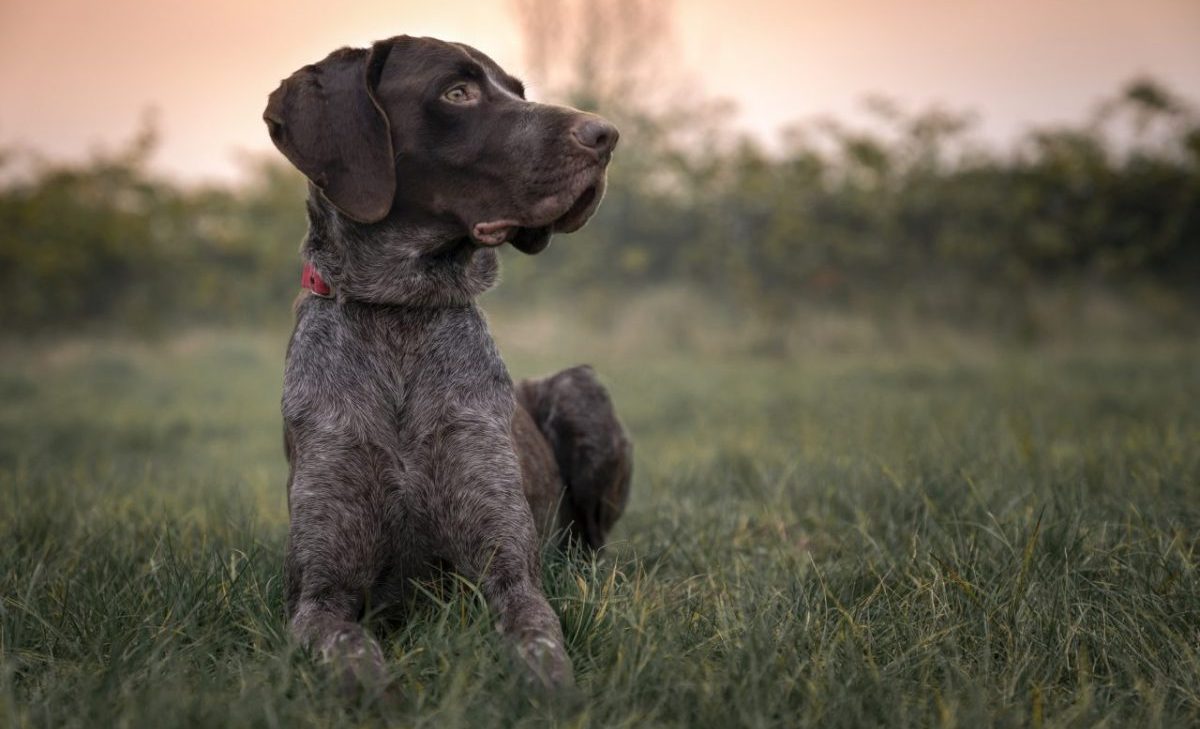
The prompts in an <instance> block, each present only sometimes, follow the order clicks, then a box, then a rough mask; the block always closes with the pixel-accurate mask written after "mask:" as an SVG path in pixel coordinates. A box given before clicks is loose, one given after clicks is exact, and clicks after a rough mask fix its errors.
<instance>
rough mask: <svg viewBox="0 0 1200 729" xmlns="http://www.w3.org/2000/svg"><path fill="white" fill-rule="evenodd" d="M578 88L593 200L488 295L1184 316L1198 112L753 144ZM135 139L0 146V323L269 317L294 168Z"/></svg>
mask: <svg viewBox="0 0 1200 729" xmlns="http://www.w3.org/2000/svg"><path fill="white" fill-rule="evenodd" d="M600 88H604V85H601V86H600ZM618 88H620V87H618ZM588 89H592V90H588ZM588 89H585V90H583V91H578V90H576V91H571V90H567V91H565V92H563V93H562V94H561V95H562V96H564V97H566V98H567V99H568V100H573V101H580V102H583V103H587V102H594V104H598V105H599V106H600V107H601V108H602V109H605V110H606V113H609V114H610V115H611V116H614V117H615V118H617V120H618V121H619V123H620V126H621V127H622V129H623V130H624V132H623V135H624V136H623V138H622V142H621V148H620V149H619V150H618V155H617V159H616V162H615V163H614V166H613V169H612V175H611V186H610V191H609V194H608V197H607V200H606V201H605V203H604V205H603V206H602V207H601V209H600V211H599V213H598V214H597V216H596V217H595V219H594V220H593V221H592V222H591V223H590V224H589V225H588V227H587V228H585V229H584V230H583V231H582V232H580V233H578V234H576V235H574V236H571V237H568V238H562V239H560V240H559V241H557V243H556V245H554V246H552V247H551V249H550V250H549V251H548V252H547V253H545V254H543V255H542V256H540V257H538V258H537V259H536V260H523V259H522V258H521V257H519V256H518V255H517V254H510V256H509V261H508V267H507V278H508V284H507V285H505V286H502V287H501V288H500V290H499V291H498V292H497V294H496V295H495V298H496V302H497V304H499V305H503V304H505V303H528V302H530V301H539V300H544V299H546V298H557V297H561V296H563V295H567V296H569V297H570V298H571V299H572V300H574V301H577V302H590V304H591V306H592V308H593V309H595V310H597V311H606V310H607V311H610V310H612V309H613V308H614V307H616V306H617V305H619V303H620V302H621V301H624V300H626V298H627V297H628V295H629V294H630V293H631V292H646V291H652V290H655V289H659V288H662V287H671V288H676V289H679V288H682V289H686V290H688V291H691V292H694V293H695V294H696V296H697V297H698V298H701V299H703V300H704V301H705V302H708V303H710V304H714V305H718V306H721V307H725V308H727V309H728V310H731V311H733V312H735V315H737V316H743V315H746V314H754V315H756V316H760V317H766V318H768V319H771V320H775V321H780V320H787V319H788V318H789V317H790V316H792V315H794V314H795V313H796V311H797V310H798V309H802V308H805V307H811V306H813V305H819V306H821V307H833V308H837V309H847V310H852V311H858V312H865V313H868V314H870V315H871V316H872V317H876V318H878V317H890V316H895V315H896V314H897V313H898V312H906V313H908V314H912V315H914V316H917V317H923V318H932V319H935V320H944V321H947V322H950V323H953V324H956V325H961V326H969V327H980V326H982V327H985V328H987V329H989V330H992V331H996V332H998V333H1001V334H1005V335H1014V336H1018V337H1023V338H1028V337H1036V336H1039V335H1041V334H1044V333H1045V332H1046V328H1047V322H1046V321H1045V319H1046V317H1044V316H1040V314H1039V306H1041V307H1042V309H1045V308H1046V305H1045V302H1046V301H1051V302H1052V304H1051V306H1050V308H1052V309H1053V314H1054V317H1057V318H1058V319H1063V318H1065V319H1066V320H1068V321H1071V320H1073V319H1076V318H1078V316H1079V315H1081V313H1086V309H1088V307H1089V306H1092V305H1093V304H1094V303H1095V299H1096V297H1097V296H1103V297H1106V300H1110V301H1116V302H1119V306H1120V307H1122V308H1123V309H1127V310H1130V311H1134V312H1138V313H1140V314H1142V315H1144V316H1145V317H1148V318H1150V319H1152V320H1153V321H1154V322H1155V323H1156V324H1159V325H1163V326H1168V327H1179V326H1183V327H1185V328H1186V327H1187V322H1188V319H1189V318H1190V317H1191V315H1193V314H1194V313H1195V304H1196V296H1195V293H1196V290H1197V288H1196V286H1195V285H1194V284H1195V281H1196V280H1197V278H1198V277H1200V121H1198V119H1197V116H1196V114H1195V112H1194V111H1193V110H1192V109H1191V108H1190V107H1189V106H1188V105H1187V104H1186V103H1185V102H1184V101H1183V100H1180V99H1178V98H1176V97H1175V96H1174V95H1173V94H1172V93H1171V92H1170V91H1169V90H1168V89H1165V88H1163V87H1162V86H1160V85H1158V84H1156V83H1155V82H1153V81H1151V80H1146V79H1143V80H1136V81H1133V82H1131V83H1129V84H1128V85H1127V86H1126V87H1125V88H1124V89H1122V90H1121V91H1120V93H1119V94H1117V95H1116V96H1115V97H1114V98H1113V99H1111V100H1108V101H1105V102H1103V103H1102V104H1100V106H1099V107H1098V109H1097V112H1096V114H1095V115H1094V117H1093V118H1091V119H1089V120H1087V121H1085V122H1081V123H1079V124H1076V125H1073V126H1065V127H1058V128H1043V129H1034V130H1032V131H1030V132H1029V133H1028V134H1027V135H1026V136H1025V137H1024V138H1023V139H1022V140H1021V141H1020V143H1019V144H1017V145H1016V147H1015V148H1013V149H1010V150H1007V151H997V150H996V149H993V148H989V147H987V146H985V145H983V144H981V143H980V142H978V141H977V140H976V139H974V138H973V137H972V136H971V134H970V129H971V117H970V116H969V115H965V114H959V113H954V112H949V111H945V110H940V109H929V110H924V111H919V112H905V111H903V110H902V109H900V107H899V106H898V105H897V104H894V103H892V102H889V101H887V100H885V99H873V100H871V102H870V103H869V105H868V106H869V109H870V110H871V122H870V123H867V124H864V125H861V126H858V127H854V126H850V125H846V124H841V123H837V122H835V121H830V120H824V121H818V122H810V123H807V124H800V125H797V126H796V127H794V128H793V129H792V130H791V131H790V133H789V134H788V135H787V136H786V139H785V141H784V144H783V145H782V147H781V148H780V149H778V150H775V151H767V150H766V149H764V147H763V145H762V144H761V143H759V142H757V141H755V140H753V139H751V138H748V137H745V136H742V135H739V134H738V133H737V132H736V131H735V130H734V129H733V127H732V125H731V124H730V122H729V118H728V115H727V114H725V113H724V112H723V110H722V107H721V105H719V104H712V103H708V102H697V105H696V106H695V108H680V107H674V106H667V107H663V109H662V110H656V109H655V108H652V107H648V106H636V107H635V106H629V105H627V104H624V103H622V99H625V98H628V97H625V96H621V97H619V98H616V99H612V100H606V99H604V98H599V99H598V98H596V95H597V93H598V92H597V91H595V90H594V89H593V87H591V86H589V87H588ZM609 93H617V92H609ZM622 93H623V92H622ZM154 145H155V133H154V130H153V129H152V128H148V129H146V130H145V131H143V132H142V133H140V134H139V135H138V136H137V137H136V138H135V139H133V140H131V141H130V142H129V143H128V144H127V145H126V146H125V148H124V149H121V150H119V151H117V152H115V153H108V154H105V155H101V156H97V157H96V158H94V159H93V160H91V161H90V162H87V163H84V164H73V165H55V164H50V163H46V162H41V161H38V160H37V159H36V158H34V159H32V162H30V158H29V155H27V154H26V155H24V159H23V160H22V155H21V154H18V153H16V152H10V153H9V154H7V155H5V156H4V157H3V158H2V159H3V160H6V161H7V167H8V168H9V169H8V170H7V173H8V174H5V175H4V182H3V184H2V185H0V287H3V289H4V291H5V292H6V293H5V296H6V315H5V324H6V327H11V328H12V330H16V331H32V330H64V329H78V328H80V327H85V326H95V325H109V326H114V325H115V326H121V327H134V328H136V329H138V330H147V329H149V330H153V329H156V328H157V329H161V328H163V327H165V326H168V325H173V324H177V323H179V322H181V321H187V322H197V321H206V322H239V323H258V322H262V321H264V320H265V319H270V318H276V319H277V318H279V317H280V316H281V315H283V314H284V313H285V312H286V306H283V305H282V302H286V301H288V300H290V297H291V294H292V292H293V291H295V290H296V287H297V285H296V280H297V268H298V263H297V256H296V250H297V248H298V245H299V241H300V239H301V237H302V236H303V233H304V220H303V215H304V213H303V197H304V183H303V180H302V178H300V176H299V175H298V174H297V173H295V172H294V171H293V170H291V169H290V168H289V167H287V166H286V163H284V162H282V161H280V160H278V159H276V158H274V157H270V158H263V159H250V160H248V161H247V175H246V179H245V181H244V182H243V183H241V184H238V185H231V186H212V185H210V186H199V187H197V186H185V185H180V184H177V183H174V182H172V181H170V180H167V179H163V178H161V177H158V176H156V175H155V174H154V173H153V172H152V171H151V169H150V165H149V162H150V157H151V155H152V153H153V150H154ZM19 161H24V162H25V164H21V165H19V164H17V163H18V162H19ZM18 168H20V171H18ZM0 172H4V169H3V168H0Z"/></svg>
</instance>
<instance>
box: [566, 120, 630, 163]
mask: <svg viewBox="0 0 1200 729" xmlns="http://www.w3.org/2000/svg"><path fill="white" fill-rule="evenodd" d="M571 136H573V137H575V141H576V142H578V143H579V144H580V145H582V146H584V147H586V148H587V149H590V150H591V151H593V152H595V153H596V154H598V155H600V156H601V157H603V156H604V155H606V154H611V153H612V151H613V148H615V147H616V146H617V140H618V139H619V138H620V137H621V133H620V132H618V131H617V128H616V127H615V126H613V125H612V124H611V123H609V121H608V120H607V119H603V118H601V117H598V116H587V117H584V118H583V119H582V120H580V121H579V122H578V123H576V124H575V126H574V127H572V128H571Z"/></svg>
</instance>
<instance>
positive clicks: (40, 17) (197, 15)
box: [0, 0, 1200, 179]
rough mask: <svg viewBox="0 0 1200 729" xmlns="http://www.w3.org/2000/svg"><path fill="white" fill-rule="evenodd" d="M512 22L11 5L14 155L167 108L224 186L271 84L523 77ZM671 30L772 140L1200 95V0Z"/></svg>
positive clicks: (354, 12)
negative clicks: (398, 57) (424, 51)
mask: <svg viewBox="0 0 1200 729" xmlns="http://www.w3.org/2000/svg"><path fill="white" fill-rule="evenodd" d="M510 15H511V12H510V5H509V3H508V2H507V0H493V1H491V2H466V1H463V0H440V1H438V2H428V1H426V2H416V1H413V0H392V1H391V2H383V1H380V0H360V1H358V2H352V3H351V2H347V3H342V4H339V3H330V2H328V1H327V0H326V1H324V2H316V1H315V0H287V1H280V0H268V1H264V2H246V1H244V0H241V1H237V2H235V1H234V0H206V1H204V2H197V1H195V0H140V1H139V0H103V1H97V0H90V1H89V0H34V1H31V0H0V147H3V146H12V145H18V146H25V147H30V148H33V149H37V150H39V151H41V152H43V153H45V154H48V155H50V156H52V157H56V158H57V157H67V158H72V157H79V156H82V155H84V154H86V152H87V151H88V150H89V149H92V148H95V147H96V146H97V145H108V146H112V145H115V144H117V143H119V142H120V141H121V140H123V139H127V138H128V137H129V136H130V135H131V134H132V133H133V131H134V130H135V129H137V127H138V125H139V120H140V119H141V118H142V117H143V115H144V112H145V110H146V109H148V108H153V109H155V110H156V113H157V120H158V123H159V127H160V129H161V131H162V133H163V142H162V146H161V149H160V150H159V152H158V153H157V155H156V158H155V161H156V164H157V165H158V167H159V168H160V169H162V170H164V171H166V172H168V173H171V174H174V175H177V176H179V177H182V178H184V179H205V178H211V177H220V178H228V177H230V176H232V175H235V174H236V171H237V169H238V166H237V159H238V151H239V150H241V151H252V152H253V151H262V150H267V149H269V148H270V142H269V140H268V139H267V135H266V132H265V129H264V127H263V124H262V122H261V120H260V114H261V112H262V108H263V106H264V103H265V99H266V95H267V94H268V93H269V92H270V91H271V90H272V89H273V88H274V87H275V85H276V84H277V83H278V81H279V79H280V78H282V77H284V76H287V75H288V74H289V73H291V72H292V71H293V70H295V69H296V68H298V67H300V66H302V65H304V64H305V63H309V62H312V61H315V60H318V59H320V58H321V57H323V56H324V55H325V54H326V53H327V52H329V51H330V50H332V49H334V48H336V47H339V46H342V45H364V44H366V43H369V42H370V41H372V40H375V39H377V38H382V37H387V36H390V35H396V34H399V33H408V34H413V35H434V36H438V37H442V38H446V39H454V40H461V41H464V42H467V43H470V44H471V45H474V46H477V47H478V48H480V49H482V50H484V51H486V52H488V53H489V54H490V55H492V56H493V57H494V58H496V59H497V60H498V61H499V62H500V63H501V64H502V65H504V66H505V67H507V68H510V69H511V70H513V71H514V72H516V73H517V75H520V74H521V64H522V53H521V45H520V37H519V34H518V32H517V28H516V25H515V24H514V23H513V22H512V21H511V19H510ZM672 35H673V39H672V40H670V41H666V40H665V41H664V42H672V43H673V44H674V45H673V47H674V48H675V49H677V51H678V52H677V54H676V57H677V64H678V67H679V69H680V70H681V73H682V75H683V76H684V77H685V78H688V79H691V80H692V81H693V82H695V83H698V84H700V85H701V86H702V88H703V90H704V92H705V93H707V94H711V95H715V96H721V97H727V98H730V99H732V100H734V101H735V102H736V103H737V105H738V108H739V109H740V113H739V115H738V117H737V121H738V123H739V125H741V126H742V127H744V128H746V129H749V130H752V131H754V132H756V133H759V134H761V135H763V136H764V138H770V137H772V136H773V135H774V134H775V132H776V131H777V130H778V128H779V127H780V126H781V125H783V124H785V123H787V122H788V121H792V120H796V119H800V118H804V117H811V116H814V115H819V114H835V115H842V116H845V115H847V114H848V113H850V112H852V111H853V110H854V109H855V108H856V107H857V105H858V103H859V102H860V100H861V99H862V97H863V96H864V95H866V94H868V93H872V92H881V93H885V94H887V95H889V96H892V97H895V98H897V99H899V100H901V101H902V102H904V103H906V104H908V105H912V106H919V105H924V104H929V103H933V102H940V103H944V104H947V105H949V106H951V107H955V108H967V109H973V110H976V111H978V112H979V114H980V116H981V119H982V122H983V123H982V125H981V133H982V134H984V135H985V136H987V137H990V138H992V139H994V140H997V141H1001V142H1002V141H1004V140H1009V139H1011V138H1012V137H1013V136H1014V135H1015V134H1016V133H1017V132H1019V130H1021V129H1023V128H1025V127H1026V126H1027V125H1028V124H1030V123H1036V122H1047V121H1050V122H1053V121H1069V120H1075V119H1080V118H1082V116H1083V114H1085V113H1086V111H1087V110H1088V109H1090V108H1091V106H1092V105H1093V104H1094V103H1095V102H1096V101H1097V100H1098V99H1099V98H1100V97H1101V96H1104V95H1106V94H1110V93H1111V92H1113V91H1114V90H1115V89H1116V88H1117V86H1118V85H1119V84H1120V83H1121V82H1122V81H1125V80H1127V79H1129V78H1130V77H1132V76H1134V75H1135V74H1150V75H1152V76H1154V77H1155V78H1158V79H1160V80H1162V81H1163V82H1165V83H1166V84H1167V85H1168V86H1169V87H1171V88H1174V89H1175V90H1177V91H1179V92H1181V93H1182V94H1183V95H1184V96H1185V97H1187V98H1189V99H1190V100H1192V101H1193V102H1194V103H1196V104H1197V105H1200V0H1123V1H1122V0H988V1H984V0H907V1H902V0H795V1H793V2H773V1H770V0H742V1H741V2H729V0H677V2H676V3H675V14H674V28H673V34H672Z"/></svg>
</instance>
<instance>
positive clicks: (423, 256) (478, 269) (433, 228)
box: [302, 189, 500, 308]
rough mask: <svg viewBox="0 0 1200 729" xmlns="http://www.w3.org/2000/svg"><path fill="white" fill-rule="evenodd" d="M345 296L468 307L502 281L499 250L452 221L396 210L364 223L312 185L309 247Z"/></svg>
mask: <svg viewBox="0 0 1200 729" xmlns="http://www.w3.org/2000/svg"><path fill="white" fill-rule="evenodd" d="M302 253H303V255H304V257H305V258H306V259H307V260H309V261H312V263H313V264H314V265H315V266H316V268H317V270H318V271H319V272H320V275H321V277H322V278H323V279H324V280H325V281H326V282H327V283H328V284H329V285H330V286H331V287H332V289H333V296H334V297H336V298H338V299H339V300H349V301H356V302H359V303H366V304H380V305H385V306H410V307H421V308H433V307H447V306H466V305H468V304H471V303H472V302H473V301H474V300H475V298H476V297H477V296H479V295H480V294H482V293H483V292H484V291H487V290H488V289H489V288H491V287H492V286H493V285H494V284H495V283H496V278H497V276H498V273H499V268H500V264H499V260H498V257H497V254H496V251H495V250H494V249H491V248H484V249H481V248H479V247H478V246H476V245H475V244H474V243H473V242H471V240H470V239H468V238H466V237H463V236H459V235H456V234H455V233H454V232H453V231H451V230H450V229H448V228H446V227H445V226H438V225H436V224H421V225H418V224H413V223H409V222H405V221H404V220H399V219H395V218H394V217H393V216H389V217H388V218H386V219H385V220H383V221H381V222H379V223H374V224H370V225H367V224H363V223H357V222H355V221H353V220H350V219H349V218H347V217H345V216H344V215H342V214H341V213H339V212H338V211H337V210H336V209H335V208H334V207H333V206H332V205H331V204H330V203H329V202H328V201H327V200H325V199H324V197H322V195H321V193H320V192H318V191H316V190H312V189H310V192H309V197H308V234H307V235H306V236H305V239H304V245H303V246H302Z"/></svg>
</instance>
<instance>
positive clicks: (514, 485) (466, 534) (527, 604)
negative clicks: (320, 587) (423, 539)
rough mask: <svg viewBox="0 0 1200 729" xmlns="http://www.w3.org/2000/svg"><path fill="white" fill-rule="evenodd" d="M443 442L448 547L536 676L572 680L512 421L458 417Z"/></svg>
mask: <svg viewBox="0 0 1200 729" xmlns="http://www.w3.org/2000/svg"><path fill="white" fill-rule="evenodd" d="M440 442H441V448H439V451H440V452H439V454H438V461H439V465H440V466H441V469H440V470H441V472H442V473H444V474H446V482H445V483H443V484H441V489H440V492H441V494H442V496H443V498H445V499H446V500H447V503H446V506H447V508H446V509H445V511H444V513H445V514H446V515H447V516H448V519H447V522H446V523H445V524H443V525H442V538H443V540H444V541H443V543H444V545H445V547H444V549H446V551H447V552H448V553H449V554H450V555H451V559H452V561H453V562H454V566H455V568H456V569H457V570H458V571H459V572H461V573H463V574H464V575H466V576H467V577H468V578H470V579H472V580H475V581H476V582H477V583H478V584H479V585H480V589H481V590H482V592H483V595H484V597H485V598H486V599H487V601H488V605H489V606H490V607H491V609H492V611H493V612H494V613H495V614H496V618H497V622H496V627H497V629H498V630H499V631H500V632H501V633H502V634H503V635H504V636H505V637H506V638H508V639H509V640H511V641H512V642H513V645H514V648H515V650H516V653H517V656H518V657H519V658H520V660H521V661H522V663H524V664H525V665H526V666H528V668H529V670H530V671H531V673H532V675H533V677H534V679H535V680H536V681H537V682H538V683H539V684H540V685H541V686H543V687H545V688H549V689H556V688H564V687H568V686H571V685H573V684H574V682H575V675H574V671H573V669H572V667H571V659H570V658H569V657H568V656H567V651H566V646H565V643H564V641H563V633H562V625H561V624H560V623H559V619H558V616H557V615H556V614H555V613H554V610H553V609H552V608H551V607H550V603H549V601H548V600H546V595H545V594H544V593H543V592H542V588H541V560H540V551H539V550H540V543H539V541H538V536H537V530H536V528H535V526H534V522H533V516H532V514H531V513H530V510H529V503H528V501H527V500H526V499H525V494H524V491H523V488H522V483H521V470H520V466H519V464H518V461H517V456H516V453H515V452H514V450H513V443H512V438H511V436H510V434H509V429H508V419H507V418H503V419H500V418H494V419H489V418H482V417H466V418H462V419H459V420H458V421H457V422H456V423H455V424H453V425H452V426H450V427H448V428H447V429H446V430H445V432H444V433H443V437H442V438H441V439H440Z"/></svg>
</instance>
